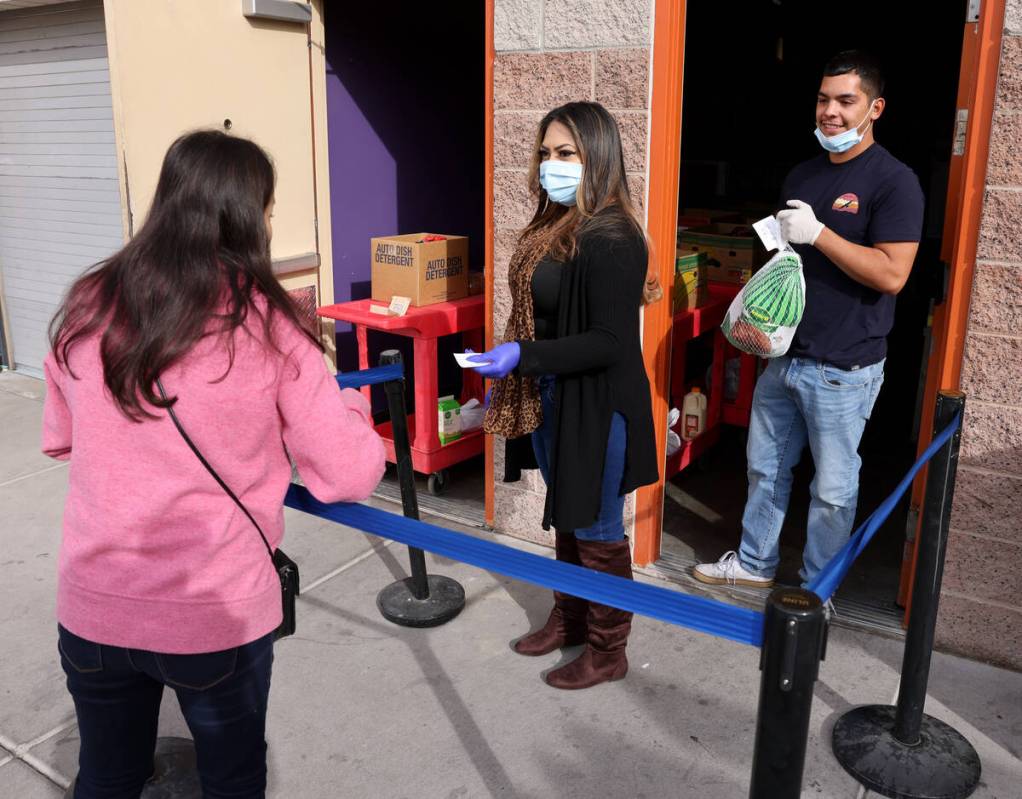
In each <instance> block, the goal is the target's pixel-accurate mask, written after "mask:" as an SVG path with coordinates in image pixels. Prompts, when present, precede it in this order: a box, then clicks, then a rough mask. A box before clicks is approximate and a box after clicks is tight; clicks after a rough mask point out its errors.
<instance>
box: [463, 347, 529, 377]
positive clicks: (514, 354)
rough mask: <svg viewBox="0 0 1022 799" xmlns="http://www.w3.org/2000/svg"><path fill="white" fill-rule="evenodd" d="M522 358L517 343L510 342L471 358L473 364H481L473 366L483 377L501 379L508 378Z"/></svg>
mask: <svg viewBox="0 0 1022 799" xmlns="http://www.w3.org/2000/svg"><path fill="white" fill-rule="evenodd" d="M521 357H522V349H521V347H519V346H518V342H517V341H509V342H507V343H506V344H501V345H499V346H497V347H494V348H493V349H492V350H490V351H489V352H484V353H482V354H480V355H474V356H473V357H471V358H469V360H470V361H472V362H473V363H478V364H480V365H479V366H473V367H472V368H473V369H475V370H476V371H477V372H478V373H479V374H481V375H482V376H483V377H490V378H500V377H506V376H507V375H508V374H509V373H510V372H511V371H512V370H513V369H514V368H515V367H516V366H518V359H519V358H521Z"/></svg>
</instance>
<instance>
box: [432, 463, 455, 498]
mask: <svg viewBox="0 0 1022 799" xmlns="http://www.w3.org/2000/svg"><path fill="white" fill-rule="evenodd" d="M450 479H451V477H450V475H449V474H448V472H447V470H446V469H441V470H440V471H438V472H433V474H431V475H430V476H429V479H428V480H427V482H426V486H427V488H429V493H430V494H432V495H433V496H434V497H438V496H440V495H441V494H442V493H444V491H446V490H447V483H448V482H449V481H450Z"/></svg>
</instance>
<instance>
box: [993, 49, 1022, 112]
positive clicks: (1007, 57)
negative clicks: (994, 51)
mask: <svg viewBox="0 0 1022 799" xmlns="http://www.w3.org/2000/svg"><path fill="white" fill-rule="evenodd" d="M994 108H995V109H996V110H998V111H1020V110H1022V37H1019V36H1005V37H1004V42H1003V44H1002V46H1001V65H1000V72H999V74H998V76H997V99H996V100H995V104H994Z"/></svg>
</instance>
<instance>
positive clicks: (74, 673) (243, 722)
mask: <svg viewBox="0 0 1022 799" xmlns="http://www.w3.org/2000/svg"><path fill="white" fill-rule="evenodd" d="M57 633H58V650H59V652H60V664H61V666H62V667H63V668H64V673H65V674H66V675H67V688H68V691H69V692H70V693H71V697H72V699H74V703H75V713H76V715H77V717H78V730H79V734H80V736H81V749H80V751H79V754H78V776H77V778H76V786H75V794H74V795H75V797H76V799H100V797H102V798H103V799H136V798H137V797H138V796H139V795H140V794H141V792H142V787H143V785H144V784H145V781H146V780H147V779H148V778H149V777H150V776H151V775H152V773H153V750H154V748H155V746H156V727H157V721H158V718H159V713H160V699H161V697H162V696H163V687H164V686H165V685H167V686H170V687H171V688H173V689H174V691H175V692H176V693H177V700H178V703H179V704H180V705H181V711H182V713H183V714H184V717H185V721H186V722H187V723H188V729H189V730H191V733H192V738H193V739H194V740H195V750H196V755H197V758H198V768H199V778H200V781H201V783H202V795H203V796H204V797H207V799H210V798H212V797H217V799H219V798H220V797H232V799H240V798H241V797H246V799H247V797H263V796H264V795H265V792H266V739H265V729H266V703H267V699H268V697H269V693H270V670H271V665H272V663H273V634H272V633H270V634H269V635H266V636H263V637H262V638H260V639H258V640H256V641H253V642H252V643H249V644H245V645H243V646H238V647H235V648H233V649H225V650H223V651H220V652H209V653H205V654H201V655H164V654H159V653H156V652H148V651H145V650H141V649H125V648H123V647H119V646H106V645H105V644H97V643H93V642H92V641H87V640H86V639H84V638H79V637H78V636H77V635H75V634H74V633H71V632H69V631H67V630H65V629H64V628H63V627H60V626H58V628H57Z"/></svg>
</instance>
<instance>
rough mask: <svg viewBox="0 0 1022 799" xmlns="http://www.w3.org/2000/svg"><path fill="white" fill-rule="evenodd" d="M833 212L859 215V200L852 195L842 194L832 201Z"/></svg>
mask: <svg viewBox="0 0 1022 799" xmlns="http://www.w3.org/2000/svg"><path fill="white" fill-rule="evenodd" d="M834 210H835V211H840V212H842V213H845V214H857V213H859V198H858V197H857V196H856V195H854V194H852V193H848V194H842V195H841V196H840V197H838V198H837V199H836V200H834Z"/></svg>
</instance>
